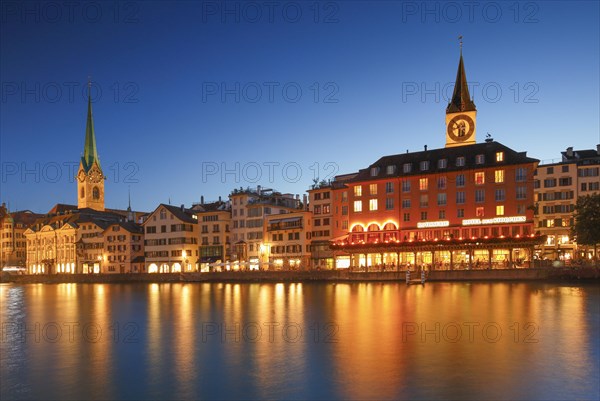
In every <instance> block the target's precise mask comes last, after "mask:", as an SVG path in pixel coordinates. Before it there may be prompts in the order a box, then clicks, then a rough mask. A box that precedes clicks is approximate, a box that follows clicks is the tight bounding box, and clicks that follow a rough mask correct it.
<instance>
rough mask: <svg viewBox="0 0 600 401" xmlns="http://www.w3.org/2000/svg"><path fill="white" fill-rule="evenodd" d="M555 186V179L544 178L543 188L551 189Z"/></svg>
mask: <svg viewBox="0 0 600 401" xmlns="http://www.w3.org/2000/svg"><path fill="white" fill-rule="evenodd" d="M555 186H556V178H546V179H545V180H544V188H552V187H555Z"/></svg>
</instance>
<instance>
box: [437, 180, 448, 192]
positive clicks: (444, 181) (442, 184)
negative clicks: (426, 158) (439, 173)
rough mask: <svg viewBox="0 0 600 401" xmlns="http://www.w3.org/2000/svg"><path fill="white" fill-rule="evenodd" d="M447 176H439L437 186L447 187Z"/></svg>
mask: <svg viewBox="0 0 600 401" xmlns="http://www.w3.org/2000/svg"><path fill="white" fill-rule="evenodd" d="M446 181H447V180H446V177H438V180H437V187H438V189H446Z"/></svg>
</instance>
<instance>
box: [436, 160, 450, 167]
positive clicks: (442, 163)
mask: <svg viewBox="0 0 600 401" xmlns="http://www.w3.org/2000/svg"><path fill="white" fill-rule="evenodd" d="M447 166H448V159H440V160H438V168H440V169H441V168H446V167H447Z"/></svg>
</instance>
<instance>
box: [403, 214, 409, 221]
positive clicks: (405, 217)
mask: <svg viewBox="0 0 600 401" xmlns="http://www.w3.org/2000/svg"><path fill="white" fill-rule="evenodd" d="M402 220H404V221H410V213H404V214H403V215H402Z"/></svg>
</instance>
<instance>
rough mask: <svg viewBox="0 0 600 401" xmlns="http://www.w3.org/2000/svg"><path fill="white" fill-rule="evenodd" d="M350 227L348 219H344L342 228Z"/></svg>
mask: <svg viewBox="0 0 600 401" xmlns="http://www.w3.org/2000/svg"><path fill="white" fill-rule="evenodd" d="M347 229H348V220H343V221H342V230H347Z"/></svg>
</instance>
